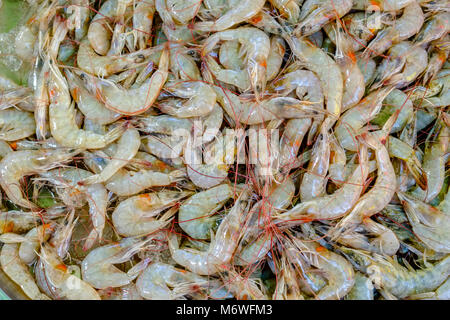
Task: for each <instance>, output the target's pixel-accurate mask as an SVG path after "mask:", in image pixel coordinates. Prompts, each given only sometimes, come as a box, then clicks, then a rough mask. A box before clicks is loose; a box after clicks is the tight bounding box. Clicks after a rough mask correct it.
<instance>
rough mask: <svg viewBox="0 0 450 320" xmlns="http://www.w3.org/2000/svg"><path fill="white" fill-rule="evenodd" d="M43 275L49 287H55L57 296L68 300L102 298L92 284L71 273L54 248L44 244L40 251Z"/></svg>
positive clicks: (54, 293) (55, 295) (54, 294)
mask: <svg viewBox="0 0 450 320" xmlns="http://www.w3.org/2000/svg"><path fill="white" fill-rule="evenodd" d="M40 263H41V264H42V271H43V277H44V278H45V280H44V281H46V282H47V283H48V284H47V286H48V287H51V288H52V289H54V292H52V294H53V296H54V297H55V298H65V299H68V300H100V296H99V294H98V293H97V291H95V289H94V288H93V287H91V285H90V284H88V283H87V282H86V281H83V280H81V279H80V278H78V277H77V276H75V275H73V274H71V273H70V271H69V268H68V267H67V266H66V265H65V264H64V263H63V262H62V261H61V259H60V258H59V257H58V255H57V253H56V251H55V249H54V248H52V247H51V246H50V245H48V244H43V245H42V248H41V253H40Z"/></svg>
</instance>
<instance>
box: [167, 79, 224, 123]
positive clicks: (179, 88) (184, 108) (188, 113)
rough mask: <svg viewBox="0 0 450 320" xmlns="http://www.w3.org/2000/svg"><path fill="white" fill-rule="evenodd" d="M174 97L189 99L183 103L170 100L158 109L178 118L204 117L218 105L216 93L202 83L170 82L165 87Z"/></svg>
mask: <svg viewBox="0 0 450 320" xmlns="http://www.w3.org/2000/svg"><path fill="white" fill-rule="evenodd" d="M164 89H165V90H167V91H169V92H170V93H172V94H173V95H175V96H177V97H180V98H183V99H188V100H187V101H186V102H184V103H181V101H180V100H175V99H169V100H164V101H162V102H160V103H159V104H158V108H159V109H160V110H161V111H162V112H164V113H167V114H170V115H172V116H175V117H177V118H191V117H202V116H205V115H208V114H209V113H210V112H211V111H212V109H213V108H214V104H215V103H216V93H215V92H214V90H213V89H212V88H211V87H210V86H209V85H208V84H206V83H203V82H200V81H192V82H191V81H189V82H187V81H182V82H171V81H169V82H168V83H167V84H166V85H165V87H164Z"/></svg>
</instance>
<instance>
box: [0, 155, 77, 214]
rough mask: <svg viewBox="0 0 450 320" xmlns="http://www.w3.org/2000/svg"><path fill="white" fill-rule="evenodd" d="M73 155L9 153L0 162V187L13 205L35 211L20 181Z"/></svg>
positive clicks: (35, 206)
mask: <svg viewBox="0 0 450 320" xmlns="http://www.w3.org/2000/svg"><path fill="white" fill-rule="evenodd" d="M75 154H76V152H73V151H69V150H64V149H62V150H61V149H54V150H51V149H47V150H46V149H39V150H23V151H15V152H11V153H9V154H7V155H6V156H5V157H4V158H3V159H2V161H1V162H0V185H1V186H2V188H3V190H4V191H5V193H6V195H7V196H8V198H9V199H10V200H11V201H12V202H13V203H15V204H17V205H19V206H21V207H25V208H30V209H37V208H38V207H37V205H35V204H34V203H32V202H31V201H29V200H27V199H26V198H25V195H24V192H23V191H22V188H21V183H20V180H21V179H22V178H23V177H25V176H27V175H30V174H34V173H40V172H45V171H46V170H49V169H51V168H54V167H55V166H58V165H59V164H61V163H63V162H66V161H69V160H71V159H72V157H73V156H74V155H75Z"/></svg>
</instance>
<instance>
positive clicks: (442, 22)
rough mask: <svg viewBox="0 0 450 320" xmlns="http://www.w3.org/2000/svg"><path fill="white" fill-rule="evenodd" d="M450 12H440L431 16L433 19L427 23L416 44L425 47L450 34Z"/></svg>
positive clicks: (418, 35)
mask: <svg viewBox="0 0 450 320" xmlns="http://www.w3.org/2000/svg"><path fill="white" fill-rule="evenodd" d="M449 20H450V12H438V13H437V14H435V15H433V16H431V18H430V19H429V20H428V21H427V22H426V23H425V25H424V26H423V28H422V29H421V30H420V32H419V33H418V34H417V37H416V39H415V41H414V42H415V44H417V45H424V44H426V43H428V42H431V41H433V40H437V39H439V38H441V37H442V36H444V35H446V34H448V32H449V31H450V24H449V23H448V21H449Z"/></svg>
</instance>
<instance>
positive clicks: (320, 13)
mask: <svg viewBox="0 0 450 320" xmlns="http://www.w3.org/2000/svg"><path fill="white" fill-rule="evenodd" d="M351 8H352V0H338V1H336V0H319V1H318V0H306V1H305V3H304V4H303V5H302V12H301V14H300V17H299V20H300V23H299V24H298V25H297V27H296V28H295V29H294V34H295V35H297V36H300V35H301V36H308V35H311V34H313V33H315V32H317V31H319V30H320V29H321V28H322V27H323V26H324V25H326V24H327V23H328V22H330V21H331V20H334V19H337V18H340V17H342V16H344V15H345V14H346V13H347V12H349V11H350V9H351Z"/></svg>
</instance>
